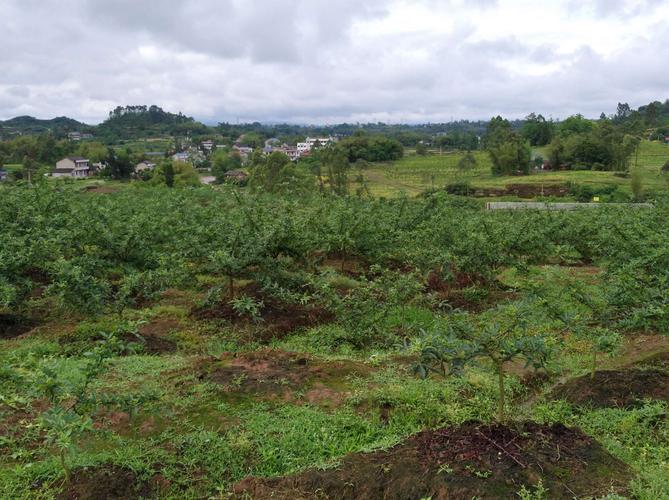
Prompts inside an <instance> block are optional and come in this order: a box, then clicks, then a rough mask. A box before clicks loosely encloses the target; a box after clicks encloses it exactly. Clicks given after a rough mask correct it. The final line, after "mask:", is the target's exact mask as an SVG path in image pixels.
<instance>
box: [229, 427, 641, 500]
mask: <svg viewBox="0 0 669 500" xmlns="http://www.w3.org/2000/svg"><path fill="white" fill-rule="evenodd" d="M631 477H632V473H631V471H630V470H629V468H628V467H627V465H625V464H624V463H622V462H621V461H620V460H618V459H616V458H615V457H613V456H612V455H610V454H609V453H608V452H607V451H605V450H604V449H603V448H602V447H601V446H600V445H599V444H598V443H597V442H595V441H594V440H593V439H592V438H590V437H588V436H586V435H585V434H583V433H582V432H581V431H580V430H578V429H570V428H567V427H565V426H563V425H561V424H556V425H553V426H545V425H539V424H536V423H531V422H529V423H524V424H518V425H517V427H514V428H510V427H505V426H502V425H483V424H479V423H476V422H469V423H466V424H464V425H462V426H461V427H457V428H444V429H439V430H436V431H424V432H421V433H419V434H416V435H414V436H412V437H411V438H409V439H408V440H406V441H405V442H403V443H401V444H399V445H397V446H395V447H393V448H391V449H389V450H386V451H378V452H374V453H366V454H363V453H358V454H352V455H349V456H347V457H345V458H344V459H343V460H342V461H341V464H340V466H339V467H337V468H333V469H325V470H322V469H311V470H307V471H304V472H301V473H299V474H295V475H292V476H286V477H278V478H269V479H265V478H247V479H245V480H243V481H241V482H240V483H238V484H237V485H235V486H234V488H233V498H258V499H260V498H262V499H264V498H273V499H286V500H287V499H291V500H297V499H312V498H323V499H326V498H327V499H338V500H343V499H384V500H392V499H397V500H400V499H401V500H406V499H416V500H418V499H422V498H432V499H433V500H438V499H439V500H441V499H460V498H462V499H470V498H480V499H484V498H486V499H487V498H490V499H498V498H517V493H518V491H519V490H520V489H521V487H523V486H525V487H526V488H528V489H531V488H532V487H533V486H535V485H536V484H537V483H538V481H539V480H542V482H543V486H544V488H546V489H547V490H548V495H547V497H548V498H574V497H579V498H580V497H591V496H599V495H606V494H608V493H611V492H617V493H619V494H625V493H626V492H627V483H628V482H629V480H630V479H631Z"/></svg>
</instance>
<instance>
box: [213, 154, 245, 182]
mask: <svg viewBox="0 0 669 500" xmlns="http://www.w3.org/2000/svg"><path fill="white" fill-rule="evenodd" d="M241 167H242V157H241V156H240V155H239V154H237V153H226V152H225V151H216V152H215V153H214V154H213V156H212V167H211V173H212V174H213V175H214V177H216V182H218V183H219V184H222V183H223V182H224V181H225V174H226V172H230V171H231V170H238V169H240V168H241Z"/></svg>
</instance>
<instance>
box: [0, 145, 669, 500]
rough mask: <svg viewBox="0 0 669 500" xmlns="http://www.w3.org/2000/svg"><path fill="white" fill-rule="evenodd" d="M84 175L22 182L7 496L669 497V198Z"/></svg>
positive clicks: (12, 312) (7, 192) (6, 322)
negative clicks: (410, 191)
mask: <svg viewBox="0 0 669 500" xmlns="http://www.w3.org/2000/svg"><path fill="white" fill-rule="evenodd" d="M648 158H655V157H654V156H652V157H651V156H646V157H645V160H644V161H648V162H649V163H650V162H651V161H653V162H654V161H655V160H654V159H653V160H649V159H648ZM412 161H416V162H417V163H414V165H416V164H418V165H422V167H421V168H423V170H424V171H426V172H429V171H431V170H439V169H440V166H439V165H440V164H439V163H437V161H439V162H443V161H444V159H443V158H438V159H435V158H427V159H422V158H421V159H415V160H414V159H412V158H407V159H405V160H403V161H402V162H399V164H398V166H401V165H405V166H406V167H405V168H407V169H408V168H411V167H409V165H411V162H412ZM450 161H452V160H450ZM481 161H482V162H483V161H485V160H484V158H483V157H481ZM426 165H432V167H431V168H430V167H426ZM649 168H650V167H649ZM403 179H404V180H403V181H402V182H407V183H410V182H412V181H411V178H410V177H403ZM407 179H408V180H407ZM398 182H399V181H398ZM421 182H422V181H421ZM84 186H89V187H90V185H84V184H82V183H76V182H71V183H46V182H45V183H40V184H36V185H33V186H28V185H25V184H20V183H19V184H16V185H7V186H0V199H2V203H1V204H0V387H2V389H1V390H0V498H8V499H9V498H11V499H15V498H16V499H24V498H25V499H32V498H77V499H80V498H107V497H108V496H109V495H110V492H113V494H114V495H115V496H116V497H117V498H140V497H143V498H193V499H199V498H239V499H242V498H286V499H288V498H319V497H320V496H323V495H327V497H330V498H350V497H352V496H353V497H357V498H398V499H399V498H424V497H426V495H427V496H429V495H437V494H438V495H446V496H447V497H453V498H471V497H474V496H476V497H479V498H526V499H538V498H571V497H572V496H573V497H578V498H610V499H613V498H616V499H617V498H622V497H626V498H639V499H647V500H650V499H658V498H666V493H667V491H669V420H668V419H667V413H668V412H669V406H668V405H669V336H667V331H668V330H669V313H668V309H667V300H668V296H667V287H666V283H667V280H669V266H668V265H667V249H668V248H669V236H668V235H669V233H668V232H667V217H668V215H669V205H668V204H667V201H666V199H664V201H663V199H662V198H661V197H660V198H659V199H658V200H657V201H656V205H655V208H653V209H642V210H630V209H626V208H624V207H603V208H601V209H599V210H596V211H576V212H557V213H549V212H538V211H537V212H533V211H528V212H488V211H484V210H482V208H481V205H480V203H476V202H472V201H470V200H466V199H463V198H456V197H450V196H447V195H445V194H444V193H436V194H433V195H430V196H427V197H421V198H416V199H406V198H403V199H387V200H380V199H377V200H374V199H368V198H357V197H338V196H321V195H314V196H299V197H294V198H293V197H291V196H277V195H255V194H253V193H250V192H248V191H245V190H236V189H235V188H230V187H228V186H219V187H216V188H215V189H212V188H211V187H209V186H201V187H196V188H172V189H169V188H166V187H144V188H138V187H137V184H130V183H125V184H123V183H115V184H111V183H110V184H105V185H102V186H101V189H82V187H84ZM112 188H113V189H112ZM607 495H608V496H607ZM433 498H436V496H433Z"/></svg>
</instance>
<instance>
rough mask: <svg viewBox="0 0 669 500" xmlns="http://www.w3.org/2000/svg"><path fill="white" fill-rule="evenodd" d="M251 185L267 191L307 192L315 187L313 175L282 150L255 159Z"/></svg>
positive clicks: (252, 187) (257, 189)
mask: <svg viewBox="0 0 669 500" xmlns="http://www.w3.org/2000/svg"><path fill="white" fill-rule="evenodd" d="M255 162H256V164H255V165H254V166H253V168H252V171H251V175H250V176H249V186H250V187H251V190H253V191H263V192H266V193H282V194H287V193H306V192H310V191H313V190H314V188H315V184H314V179H313V177H312V176H311V175H310V174H309V173H308V172H306V171H304V170H302V169H301V168H299V167H298V166H297V165H295V164H294V163H292V162H291V161H290V160H289V159H288V157H287V156H286V155H285V154H283V153H280V152H274V153H271V154H269V155H268V156H266V157H263V158H258V159H257V160H255Z"/></svg>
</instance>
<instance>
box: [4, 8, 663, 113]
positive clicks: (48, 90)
mask: <svg viewBox="0 0 669 500" xmlns="http://www.w3.org/2000/svg"><path fill="white" fill-rule="evenodd" d="M0 33H1V36H2V41H1V42H0V119H6V118H9V117H12V116H16V115H25V114H28V115H33V116H38V117H41V118H50V117H54V116H60V115H66V116H71V117H73V118H77V119H80V120H83V121H86V122H88V123H96V122H99V121H101V120H103V119H104V118H105V117H106V116H107V114H108V112H109V110H110V109H112V108H114V107H116V106H117V105H125V104H147V105H148V104H157V105H159V106H162V107H163V108H165V109H166V110H170V111H174V112H176V111H182V112H184V113H185V114H188V115H191V116H195V117H196V118H198V119H200V120H203V121H205V122H208V123H216V122H218V121H231V122H234V121H236V120H240V121H255V120H258V121H264V122H276V121H288V122H298V123H332V122H342V121H349V122H356V121H361V122H366V121H386V122H392V123H396V122H428V121H431V122H436V121H449V120H450V119H452V118H453V119H460V118H468V119H479V118H481V119H489V118H490V117H491V116H493V115H496V114H503V115H505V116H508V117H523V116H525V115H527V114H528V113H530V112H532V111H536V112H540V113H543V114H544V115H545V116H553V117H554V118H560V117H565V116H568V115H570V114H573V113H577V112H581V113H583V114H585V115H587V116H599V114H600V113H601V112H602V111H605V112H607V113H611V112H614V111H615V107H616V104H617V102H618V101H625V102H629V103H630V105H631V106H633V107H638V106H639V105H642V104H645V103H648V102H650V101H652V100H656V99H657V100H665V99H667V98H669V67H668V65H667V62H668V61H669V55H668V54H669V2H666V1H661V0H552V1H550V2H538V1H535V0H88V1H86V0H0Z"/></svg>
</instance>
